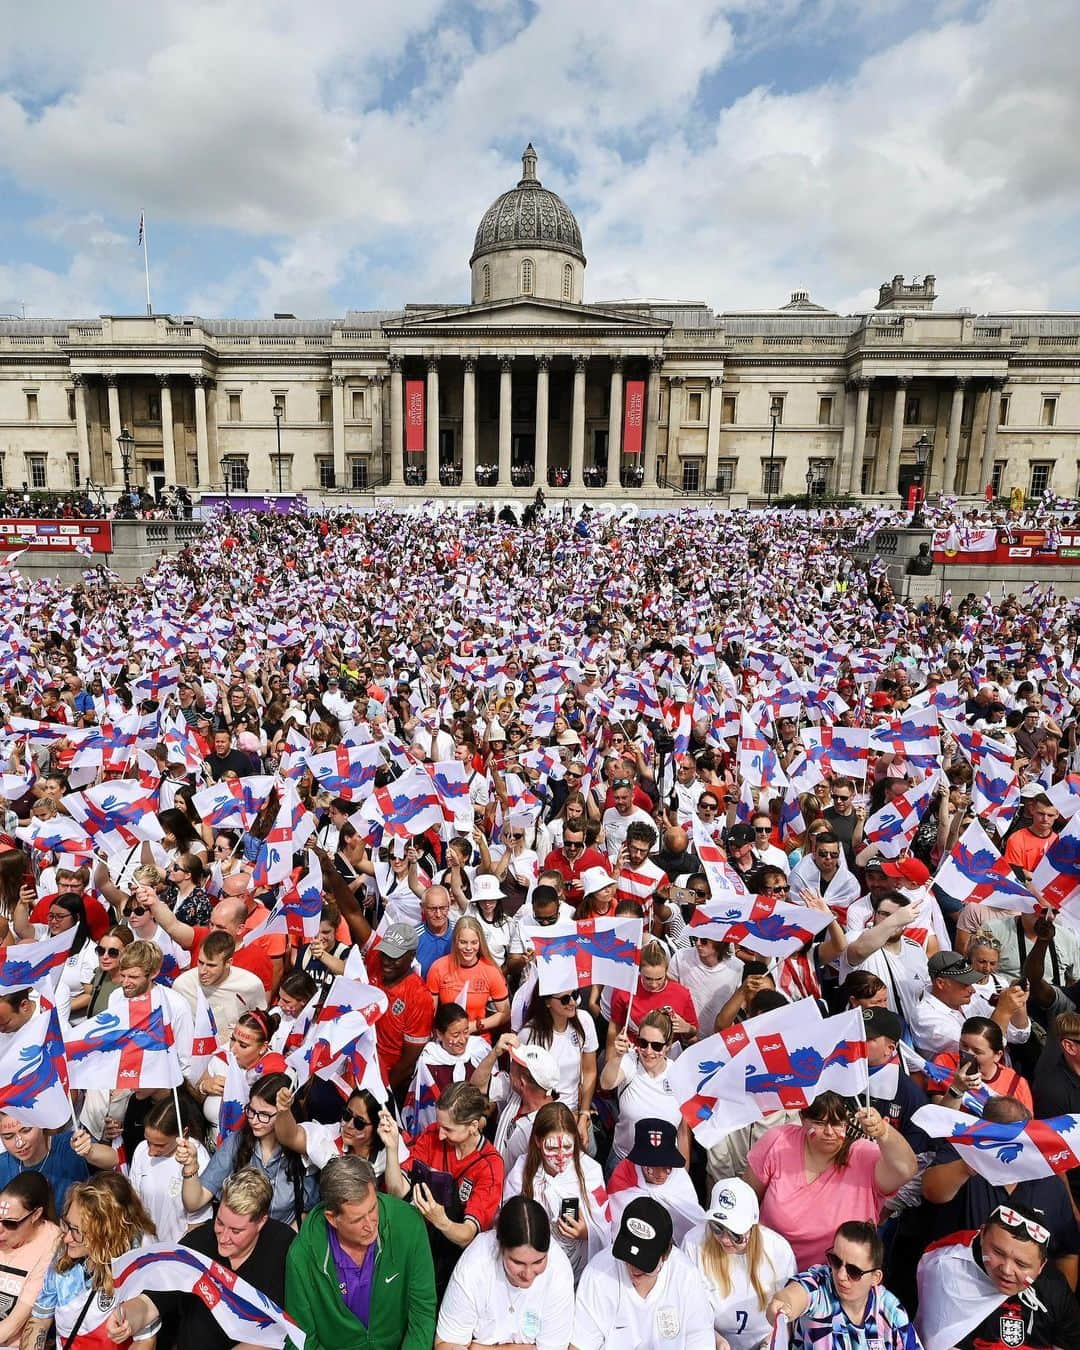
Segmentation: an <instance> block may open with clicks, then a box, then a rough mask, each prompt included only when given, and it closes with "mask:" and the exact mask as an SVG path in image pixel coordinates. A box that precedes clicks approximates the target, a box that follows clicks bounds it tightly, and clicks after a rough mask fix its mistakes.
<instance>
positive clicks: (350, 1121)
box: [341, 1111, 371, 1130]
mask: <svg viewBox="0 0 1080 1350" xmlns="http://www.w3.org/2000/svg"><path fill="white" fill-rule="evenodd" d="M341 1123H342V1125H351V1126H352V1127H353V1129H354V1130H366V1129H367V1127H368V1126H369V1125H370V1124H371V1121H370V1120H368V1118H367V1116H354V1115H353V1113H352V1112H351V1111H342V1113H341Z"/></svg>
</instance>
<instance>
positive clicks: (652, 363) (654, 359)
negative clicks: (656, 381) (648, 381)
mask: <svg viewBox="0 0 1080 1350" xmlns="http://www.w3.org/2000/svg"><path fill="white" fill-rule="evenodd" d="M663 366H664V358H663V357H662V356H650V357H649V369H650V370H651V371H652V373H653V374H654V375H659V374H660V371H661V370H662V369H663Z"/></svg>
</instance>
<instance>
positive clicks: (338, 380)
mask: <svg viewBox="0 0 1080 1350" xmlns="http://www.w3.org/2000/svg"><path fill="white" fill-rule="evenodd" d="M330 379H331V381H332V382H333V384H334V385H335V387H336V388H338V389H340V388H341V386H342V385H343V384H344V383H345V376H344V375H331V376H330Z"/></svg>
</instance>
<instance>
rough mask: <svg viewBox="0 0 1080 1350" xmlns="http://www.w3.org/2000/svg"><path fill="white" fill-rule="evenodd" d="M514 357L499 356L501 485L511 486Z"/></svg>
mask: <svg viewBox="0 0 1080 1350" xmlns="http://www.w3.org/2000/svg"><path fill="white" fill-rule="evenodd" d="M513 392H514V359H513V357H511V356H503V357H500V358H499V486H500V487H509V486H510V450H511V443H510V433H511V430H512V427H513V421H512V418H513V407H512V404H511V399H512V397H513Z"/></svg>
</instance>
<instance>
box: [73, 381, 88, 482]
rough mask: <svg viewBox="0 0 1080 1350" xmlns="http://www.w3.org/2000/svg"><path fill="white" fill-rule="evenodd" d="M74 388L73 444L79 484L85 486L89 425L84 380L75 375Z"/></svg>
mask: <svg viewBox="0 0 1080 1350" xmlns="http://www.w3.org/2000/svg"><path fill="white" fill-rule="evenodd" d="M72 383H73V384H74V386H75V442H76V444H77V445H78V447H79V482H80V483H82V484H83V486H85V485H86V484H87V483H88V482H89V481H90V476H91V475H90V425H89V418H88V417H87V413H86V378H85V376H83V375H76V376H74V378H73V379H72Z"/></svg>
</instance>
